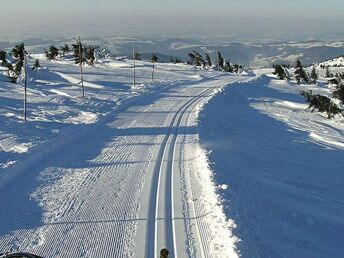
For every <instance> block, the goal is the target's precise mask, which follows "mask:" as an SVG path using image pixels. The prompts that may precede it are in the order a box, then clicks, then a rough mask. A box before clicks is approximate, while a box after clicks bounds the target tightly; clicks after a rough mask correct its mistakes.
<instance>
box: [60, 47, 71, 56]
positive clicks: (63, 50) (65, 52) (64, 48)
mask: <svg viewBox="0 0 344 258" xmlns="http://www.w3.org/2000/svg"><path fill="white" fill-rule="evenodd" d="M60 49H61V51H62V55H63V56H64V55H66V54H68V53H69V51H70V48H69V46H68V45H67V44H65V45H64V46H62V47H60Z"/></svg>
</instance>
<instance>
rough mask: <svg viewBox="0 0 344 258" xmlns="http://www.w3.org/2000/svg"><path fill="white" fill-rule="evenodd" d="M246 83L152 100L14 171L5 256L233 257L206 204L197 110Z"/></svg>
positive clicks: (1, 217) (192, 88)
mask: <svg viewBox="0 0 344 258" xmlns="http://www.w3.org/2000/svg"><path fill="white" fill-rule="evenodd" d="M250 79H252V77H245V76H228V75H219V76H215V77H212V78H203V79H200V80H197V81H191V82H182V83H180V84H179V85H175V86H174V87H170V88H166V89H165V90H162V91H159V92H156V93H151V94H150V95H146V96H145V97H143V98H138V99H137V100H136V101H134V102H132V103H131V104H130V105H128V107H126V108H124V109H123V110H121V111H118V112H116V113H113V114H111V115H109V116H108V117H107V118H106V119H103V120H102V121H100V122H99V123H98V124H97V125H96V126H94V128H93V129H92V130H88V131H87V132H84V133H82V132H81V133H80V135H79V136H78V137H75V138H72V139H68V141H67V140H66V141H65V142H64V143H63V144H59V147H56V149H53V150H47V153H46V154H44V152H43V154H42V153H41V154H40V155H39V157H37V158H36V159H33V160H34V161H35V162H28V164H26V165H25V164H24V166H21V167H19V168H17V170H16V171H15V173H14V174H13V175H12V176H11V177H10V178H9V179H8V180H4V179H2V181H1V182H2V183H1V184H0V187H1V189H2V192H3V193H2V198H1V199H0V206H1V207H5V208H6V212H1V214H0V224H1V226H2V227H3V228H2V229H1V233H2V234H1V235H0V251H10V250H11V249H12V250H20V251H28V252H32V253H35V254H38V255H42V256H44V257H128V256H133V257H159V256H158V254H159V252H160V250H161V249H162V248H164V247H166V248H167V249H168V250H169V252H170V256H169V257H220V255H221V257H231V255H233V256H234V257H235V256H236V253H235V251H234V248H233V246H232V245H231V243H230V239H229V237H228V239H226V237H227V235H221V234H220V233H219V232H222V231H221V229H219V227H221V226H223V227H225V226H224V225H223V224H225V222H223V221H220V219H218V218H216V216H215V215H214V214H212V208H211V207H207V206H206V205H205V204H204V202H203V201H204V200H203V199H204V196H205V194H206V193H205V190H204V189H203V187H204V185H203V183H204V182H203V181H202V180H201V179H200V177H199V171H197V167H198V165H197V162H198V161H197V155H198V154H197V153H195V150H196V146H197V145H198V136H197V114H198V112H197V109H198V108H199V107H200V106H202V105H203V104H204V103H206V102H207V101H208V100H209V99H210V98H211V97H212V96H213V95H214V94H216V93H217V92H218V91H219V90H220V89H221V88H223V87H224V86H226V85H228V84H230V83H234V82H240V81H246V80H250ZM52 148H54V147H52ZM209 183H210V184H211V183H212V181H211V178H209ZM213 188H214V187H213ZM4 189H6V191H5V190H4ZM213 191H214V192H215V189H213ZM209 221H213V222H214V224H212V223H210V222H209ZM216 223H218V224H216ZM225 230H226V229H225ZM221 238H222V239H221ZM227 240H228V246H221V245H220V244H219V241H220V242H221V243H226V241H227ZM228 250H230V251H228ZM223 252H225V253H223Z"/></svg>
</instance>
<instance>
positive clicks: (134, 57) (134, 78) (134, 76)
mask: <svg viewBox="0 0 344 258" xmlns="http://www.w3.org/2000/svg"><path fill="white" fill-rule="evenodd" d="M133 61H134V67H133V69H134V71H133V73H134V74H133V87H134V88H135V86H136V67H135V66H136V56H135V43H133Z"/></svg>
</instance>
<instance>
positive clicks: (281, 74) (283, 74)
mask: <svg viewBox="0 0 344 258" xmlns="http://www.w3.org/2000/svg"><path fill="white" fill-rule="evenodd" d="M273 67H274V68H275V71H274V72H273V74H274V75H277V77H278V79H280V80H285V79H286V78H287V73H286V71H285V69H284V68H283V67H282V65H274V66H273Z"/></svg>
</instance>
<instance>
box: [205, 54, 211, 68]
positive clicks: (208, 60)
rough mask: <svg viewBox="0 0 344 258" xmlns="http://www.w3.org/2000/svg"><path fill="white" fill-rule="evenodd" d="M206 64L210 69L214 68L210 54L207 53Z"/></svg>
mask: <svg viewBox="0 0 344 258" xmlns="http://www.w3.org/2000/svg"><path fill="white" fill-rule="evenodd" d="M205 63H206V65H207V66H208V67H209V68H210V67H212V66H213V63H212V62H211V58H210V55H209V54H208V53H205Z"/></svg>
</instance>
